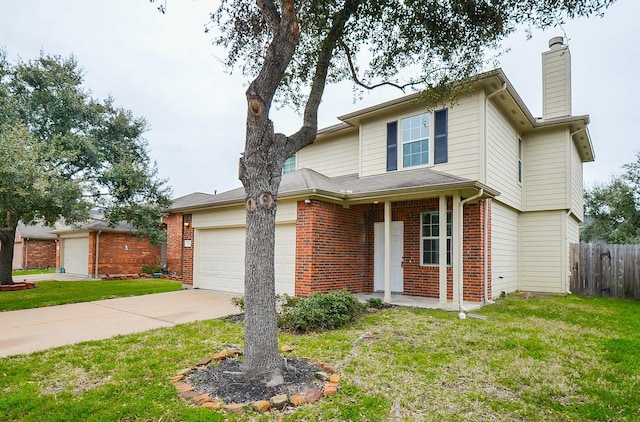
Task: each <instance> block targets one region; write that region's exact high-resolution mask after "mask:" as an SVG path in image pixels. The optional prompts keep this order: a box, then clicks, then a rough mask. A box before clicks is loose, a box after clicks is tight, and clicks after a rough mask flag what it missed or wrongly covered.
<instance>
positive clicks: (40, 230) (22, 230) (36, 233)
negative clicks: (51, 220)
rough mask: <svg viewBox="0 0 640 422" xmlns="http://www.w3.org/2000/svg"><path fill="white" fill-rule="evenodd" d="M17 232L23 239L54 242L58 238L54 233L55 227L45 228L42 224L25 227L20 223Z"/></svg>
mask: <svg viewBox="0 0 640 422" xmlns="http://www.w3.org/2000/svg"><path fill="white" fill-rule="evenodd" d="M16 230H17V232H18V234H19V235H20V237H21V238H23V239H38V240H54V239H56V237H57V236H56V235H55V234H54V233H52V230H53V227H48V226H45V225H44V224H42V223H34V224H30V225H25V224H24V223H23V222H21V221H20V222H18V227H17V229H16Z"/></svg>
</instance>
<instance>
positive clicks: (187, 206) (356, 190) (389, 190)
mask: <svg viewBox="0 0 640 422" xmlns="http://www.w3.org/2000/svg"><path fill="white" fill-rule="evenodd" d="M480 188H482V189H484V191H485V195H486V196H498V195H499V194H500V193H499V192H498V191H496V190H494V189H491V188H489V187H487V186H486V185H484V184H482V183H479V182H477V181H474V180H470V179H466V178H463V177H457V176H452V175H450V174H446V173H442V172H439V171H435V170H432V169H430V168H419V169H414V170H404V171H396V172H390V173H385V174H379V175H374V176H366V177H358V175H357V174H350V175H346V176H338V177H328V176H325V175H324V174H321V173H318V172H317V171H314V170H310V169H307V168H303V169H300V170H296V171H294V172H291V173H287V174H285V175H284V176H282V181H281V183H280V190H279V194H278V198H281V199H282V198H295V197H305V196H306V197H319V198H320V197H321V198H323V199H325V200H329V201H334V202H341V203H345V204H355V203H360V202H370V201H372V200H374V199H375V198H378V199H382V198H385V197H390V196H394V197H398V196H403V195H404V196H409V195H414V196H415V195H419V196H420V195H421V196H424V194H425V193H436V192H445V191H452V190H462V191H463V192H465V190H466V192H468V193H469V195H472V194H475V193H476V192H477V191H478V189H480ZM244 199H245V191H244V188H242V187H240V188H237V189H233V190H230V191H227V192H223V193H221V194H218V195H201V196H197V197H193V198H191V200H190V201H188V202H187V201H184V200H182V198H178V199H177V200H176V201H174V203H173V205H172V206H171V207H169V209H168V211H169V212H185V211H194V210H199V209H205V208H215V207H219V206H228V205H234V204H241V203H242V202H244Z"/></svg>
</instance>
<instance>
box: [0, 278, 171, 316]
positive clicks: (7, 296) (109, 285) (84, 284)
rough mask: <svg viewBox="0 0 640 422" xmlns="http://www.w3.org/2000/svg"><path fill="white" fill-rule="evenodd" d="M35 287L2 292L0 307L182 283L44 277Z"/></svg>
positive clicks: (110, 295)
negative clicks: (57, 279) (45, 278)
mask: <svg viewBox="0 0 640 422" xmlns="http://www.w3.org/2000/svg"><path fill="white" fill-rule="evenodd" d="M36 286H37V287H36V288H35V289H30V290H19V291H14V292H2V293H0V311H13V310H18V309H29V308H40V307H43V306H53V305H63V304H65V303H77V302H89V301H92V300H101V299H112V298H115V297H124V296H139V295H146V294H151V293H162V292H170V291H175V290H180V289H182V283H181V282H179V281H173V280H164V279H137V280H108V281H107V280H79V281H41V282H38V283H36Z"/></svg>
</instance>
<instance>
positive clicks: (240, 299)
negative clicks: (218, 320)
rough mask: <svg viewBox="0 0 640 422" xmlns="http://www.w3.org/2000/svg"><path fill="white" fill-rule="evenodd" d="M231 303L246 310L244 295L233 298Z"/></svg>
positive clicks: (241, 310)
mask: <svg viewBox="0 0 640 422" xmlns="http://www.w3.org/2000/svg"><path fill="white" fill-rule="evenodd" d="M231 304H232V305H233V306H235V307H236V308H238V309H240V312H244V296H236V297H232V298H231Z"/></svg>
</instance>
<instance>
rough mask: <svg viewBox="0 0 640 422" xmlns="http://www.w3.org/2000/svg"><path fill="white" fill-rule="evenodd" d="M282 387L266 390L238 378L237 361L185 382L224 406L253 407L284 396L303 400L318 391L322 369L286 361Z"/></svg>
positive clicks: (201, 372)
mask: <svg viewBox="0 0 640 422" xmlns="http://www.w3.org/2000/svg"><path fill="white" fill-rule="evenodd" d="M285 361H286V371H285V373H284V374H283V375H284V383H283V384H281V385H278V386H276V387H268V386H267V385H266V384H264V383H260V382H256V381H255V380H250V379H248V378H247V377H246V376H244V375H243V374H242V372H241V371H242V369H241V367H240V366H241V362H240V360H238V359H227V360H224V361H222V362H220V363H219V364H218V365H212V366H208V367H206V368H203V369H198V370H196V371H194V372H193V373H191V374H190V375H188V376H187V377H186V378H185V380H184V381H185V382H187V383H189V384H191V385H192V386H193V389H194V390H195V391H198V392H200V393H206V394H209V396H211V397H217V398H218V399H219V400H222V401H223V402H224V403H253V402H256V401H260V400H267V401H268V400H269V399H270V398H271V397H274V396H277V395H280V394H286V395H287V396H289V397H290V396H293V395H296V394H299V395H302V396H306V395H307V394H308V393H309V392H310V391H313V390H317V391H321V390H322V388H323V386H324V382H322V381H320V380H318V379H317V378H315V374H316V373H317V372H319V371H322V369H321V368H320V367H319V366H318V365H317V364H315V363H312V362H309V361H304V360H299V359H286V360H285Z"/></svg>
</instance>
